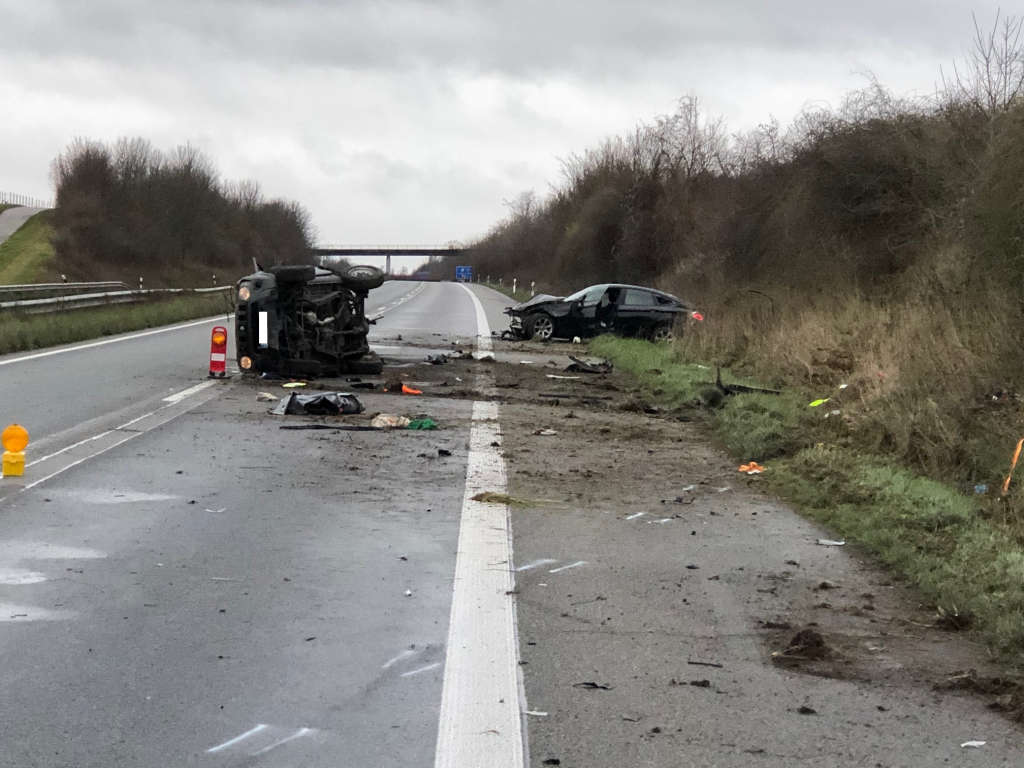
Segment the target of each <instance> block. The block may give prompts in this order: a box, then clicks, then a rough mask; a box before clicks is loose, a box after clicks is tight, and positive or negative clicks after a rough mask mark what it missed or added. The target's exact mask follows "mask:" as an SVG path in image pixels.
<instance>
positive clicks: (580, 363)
mask: <svg viewBox="0 0 1024 768" xmlns="http://www.w3.org/2000/svg"><path fill="white" fill-rule="evenodd" d="M569 359H570V360H572V363H570V364H569V365H567V366H566V368H565V370H566V371H569V372H570V373H611V372H612V369H613V366H612V363H611V361H610V360H606V359H604V358H590V359H587V360H583V359H581V358H579V357H574V356H573V355H569Z"/></svg>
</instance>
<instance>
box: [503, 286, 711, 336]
mask: <svg viewBox="0 0 1024 768" xmlns="http://www.w3.org/2000/svg"><path fill="white" fill-rule="evenodd" d="M505 314H507V315H510V316H511V322H510V333H511V335H512V336H513V337H514V338H517V339H537V340H540V341H546V340H547V339H553V338H566V339H567V338H572V337H574V336H580V337H586V336H596V335H598V334H601V333H614V334H616V335H619V336H636V337H639V338H644V339H650V340H652V341H667V340H669V339H671V338H672V336H673V334H674V333H675V332H676V330H677V329H678V327H679V325H678V324H679V322H680V321H682V320H684V319H688V318H693V319H694V320H703V319H704V317H703V315H701V314H700V312H697V311H696V310H695V309H693V308H692V307H690V306H689V305H687V304H686V302H684V301H683V300H682V299H678V298H676V297H675V296H673V295H671V294H669V293H664V292H663V291H658V290H655V289H654V288H642V287H640V286H637V285H620V284H617V283H603V284H601V285H592V286H590V287H589V288H584V289H583V290H581V291H577V292H576V293H574V294H572V295H571V296H565V297H560V296H548V295H546V294H538V295H536V296H534V297H533V298H532V299H530V300H529V301H524V302H522V303H521V304H516V305H515V306H512V307H509V308H507V309H506V310H505Z"/></svg>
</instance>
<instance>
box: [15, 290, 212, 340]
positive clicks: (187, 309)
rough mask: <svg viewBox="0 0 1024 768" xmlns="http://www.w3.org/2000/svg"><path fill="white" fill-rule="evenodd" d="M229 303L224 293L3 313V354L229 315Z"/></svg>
mask: <svg viewBox="0 0 1024 768" xmlns="http://www.w3.org/2000/svg"><path fill="white" fill-rule="evenodd" d="M228 302H229V300H228V299H227V298H226V297H225V296H223V295H221V294H201V295H197V296H176V297H173V298H166V299H159V300H155V301H151V302H148V303H146V304H120V305H117V306H112V307H96V308H91V309H76V310H70V311H67V312H56V313H53V314H46V315H14V314H8V313H4V314H0V354H4V353H7V352H20V351H23V350H29V349H39V348H41V347H50V346H54V345H56V344H69V343H71V342H75V341H84V340H87V339H95V338H99V337H101V336H111V335H113V334H116V333H125V332H127V331H136V330H139V329H142V328H155V327H158V326H161V325H167V324H169V323H176V322H180V321H183V320H192V319H194V318H197V317H209V316H212V315H216V314H218V313H224V314H227V313H229V312H231V311H232V309H231V307H230V305H229V303H228Z"/></svg>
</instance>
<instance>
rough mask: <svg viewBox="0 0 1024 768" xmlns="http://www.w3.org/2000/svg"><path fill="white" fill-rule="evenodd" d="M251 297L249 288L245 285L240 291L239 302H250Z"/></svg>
mask: <svg viewBox="0 0 1024 768" xmlns="http://www.w3.org/2000/svg"><path fill="white" fill-rule="evenodd" d="M249 296H250V293H249V286H247V285H243V286H242V287H241V288H239V289H238V300H239V301H248V300H249Z"/></svg>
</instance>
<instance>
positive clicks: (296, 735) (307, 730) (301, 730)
mask: <svg viewBox="0 0 1024 768" xmlns="http://www.w3.org/2000/svg"><path fill="white" fill-rule="evenodd" d="M312 731H313V729H312V728H299V730H297V731H296V732H295V733H293V734H292V735H291V736H285V737H284V738H283V739H281V740H280V741H275V742H274V743H273V744H270V745H268V746H266V747H264V748H263V749H261V750H258V751H256V752H253V753H252V756H253V757H256V755H262V754H263V753H264V752H269V751H270V750H272V749H274V748H275V747H280V746H281V745H282V744H287V743H288V742H289V741H294V740H295V739H298V738H300V737H302V736H305V735H306V734H307V733H311V732H312Z"/></svg>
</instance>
